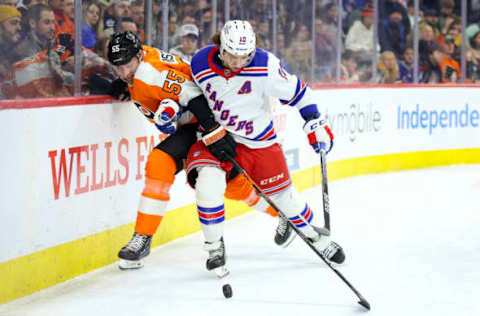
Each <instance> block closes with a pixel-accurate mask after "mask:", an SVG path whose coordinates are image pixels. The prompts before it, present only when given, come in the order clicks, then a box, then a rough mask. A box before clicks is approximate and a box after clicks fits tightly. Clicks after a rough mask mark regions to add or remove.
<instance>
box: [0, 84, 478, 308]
mask: <svg viewBox="0 0 480 316" xmlns="http://www.w3.org/2000/svg"><path fill="white" fill-rule="evenodd" d="M313 93H314V94H315V96H316V98H317V100H318V105H319V109H320V111H321V112H322V113H323V114H324V115H325V117H326V120H327V121H328V123H329V125H330V127H331V128H332V131H333V133H334V135H335V141H334V142H335V145H334V148H333V150H332V152H331V153H329V155H328V161H329V165H328V171H329V179H330V180H332V181H333V180H335V179H339V178H344V177H349V176H353V175H358V174H367V173H372V172H384V171H389V170H402V169H409V168H419V167H430V166H435V165H448V164H457V163H480V103H479V102H480V101H479V100H480V90H479V89H477V88H467V87H458V88H355V89H319V90H315V91H314V92H313ZM271 101H272V102H271V103H272V108H273V113H274V123H275V126H276V131H277V134H278V136H279V141H280V143H281V144H282V147H283V149H284V152H285V156H286V159H287V163H288V166H289V168H290V170H291V172H292V176H293V180H294V183H295V185H296V186H297V187H298V188H299V189H304V188H309V187H311V186H313V185H317V184H318V183H319V182H318V181H319V178H320V177H319V157H318V155H316V154H315V153H314V152H313V150H312V149H311V147H310V146H309V145H308V143H307V138H306V136H305V134H304V132H303V130H302V126H303V120H302V118H301V117H300V115H299V113H298V111H297V110H296V109H295V108H291V107H289V106H284V105H280V104H278V102H277V101H276V100H273V99H272V100H271ZM0 124H1V126H2V127H1V128H2V135H3V137H2V139H3V147H4V149H5V150H4V152H3V155H2V156H1V158H0V159H2V166H3V172H2V179H1V181H2V182H1V183H2V190H1V194H2V196H1V199H2V201H3V202H2V219H3V229H2V230H0V240H1V241H2V252H0V271H1V272H0V279H1V280H2V282H0V284H1V285H0V304H1V303H4V302H7V301H10V300H12V299H15V298H17V297H20V296H24V295H27V294H29V293H32V292H34V291H37V290H39V289H42V288H45V287H48V286H50V285H53V284H56V283H58V282H61V281H64V280H67V279H69V278H72V277H75V276H77V275H79V274H82V273H85V272H88V271H90V270H93V269H96V268H98V267H101V266H104V265H107V264H110V263H112V262H114V261H115V260H116V253H117V252H118V249H119V248H120V247H121V246H122V245H123V244H124V243H125V242H126V241H128V239H129V238H130V236H131V234H132V232H133V223H134V221H135V217H136V211H137V205H138V197H139V194H140V192H141V190H142V187H143V181H144V172H145V171H144V168H145V163H146V160H147V157H148V153H149V152H150V151H151V150H152V149H153V147H154V146H155V145H156V144H157V143H158V142H159V141H160V140H161V139H162V136H161V134H159V133H158V131H157V130H156V128H155V127H154V126H153V125H152V124H150V123H149V122H147V121H146V120H145V119H144V117H143V115H142V114H141V113H140V112H139V111H138V110H137V108H136V107H134V106H133V105H132V104H130V103H110V102H108V103H104V104H103V103H102V104H88V105H85V104H76V105H75V104H73V105H68V106H47V107H41V108H35V107H33V108H22V109H12V108H5V107H0ZM193 203H194V192H193V190H192V189H190V187H189V186H187V184H186V181H185V175H184V173H183V172H181V173H180V174H178V175H177V177H176V180H175V184H174V186H173V188H172V190H171V201H170V203H169V207H168V210H169V212H168V213H167V216H166V218H165V220H164V221H163V222H162V225H161V226H160V229H159V231H158V232H157V234H156V236H155V241H154V245H159V244H162V243H165V242H168V241H169V240H172V239H175V238H178V237H180V236H183V235H186V234H189V233H192V232H194V231H198V230H199V229H200V226H199V224H198V219H197V217H196V212H195V206H194V204H193ZM226 209H227V218H231V217H232V216H238V215H240V214H242V213H244V212H246V211H248V209H247V208H246V207H245V206H244V205H241V204H239V203H235V204H227V205H226Z"/></svg>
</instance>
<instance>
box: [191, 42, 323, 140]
mask: <svg viewBox="0 0 480 316" xmlns="http://www.w3.org/2000/svg"><path fill="white" fill-rule="evenodd" d="M218 54H219V47H218V46H207V47H205V48H203V49H201V50H200V51H199V52H198V53H197V54H196V55H195V56H193V59H192V62H191V69H192V74H193V77H194V80H195V82H196V83H197V84H198V85H199V86H200V88H201V89H202V91H203V94H204V95H205V97H206V98H207V100H208V103H209V105H210V108H211V109H212V111H213V113H214V115H215V119H216V120H217V122H219V123H220V124H222V125H223V126H224V127H225V129H226V130H228V131H229V132H230V133H231V134H232V135H233V137H234V138H235V140H236V141H237V142H238V143H242V144H244V145H246V146H248V147H250V148H263V147H268V146H270V145H272V144H273V143H275V142H276V141H277V135H276V133H275V129H274V126H273V115H272V112H271V109H270V103H269V96H272V97H276V98H279V99H280V102H281V103H282V104H284V105H287V104H288V105H290V106H295V107H297V108H298V110H299V111H300V113H301V114H302V116H303V117H306V116H308V115H311V114H315V113H318V110H317V105H316V103H315V102H314V100H313V96H312V93H311V90H310V89H309V88H308V87H307V85H306V84H305V83H304V82H303V81H301V80H300V79H298V78H297V77H296V76H295V75H292V74H289V73H288V72H287V71H286V70H285V69H284V68H283V67H282V65H281V64H280V60H279V59H278V58H277V57H276V56H275V55H273V54H271V53H269V52H266V51H264V50H262V49H259V48H257V50H256V52H255V56H254V58H253V60H252V62H251V63H250V64H249V65H247V66H246V67H244V68H243V69H242V70H240V71H239V72H238V73H232V71H230V70H229V69H227V68H224V67H223V66H222V65H221V63H220V61H219V59H218Z"/></svg>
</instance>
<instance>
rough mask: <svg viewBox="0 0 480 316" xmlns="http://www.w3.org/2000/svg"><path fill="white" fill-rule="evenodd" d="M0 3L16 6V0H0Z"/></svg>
mask: <svg viewBox="0 0 480 316" xmlns="http://www.w3.org/2000/svg"><path fill="white" fill-rule="evenodd" d="M0 5H8V6H11V7H14V8H15V7H17V0H1V1H0Z"/></svg>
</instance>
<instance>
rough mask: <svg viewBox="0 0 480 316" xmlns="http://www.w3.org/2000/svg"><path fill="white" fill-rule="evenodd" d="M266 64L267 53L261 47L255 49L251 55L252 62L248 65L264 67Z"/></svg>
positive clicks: (249, 66)
mask: <svg viewBox="0 0 480 316" xmlns="http://www.w3.org/2000/svg"><path fill="white" fill-rule="evenodd" d="M267 66H268V53H267V52H266V51H264V50H263V49H261V48H257V49H256V50H255V56H253V60H252V62H251V63H250V64H249V65H248V68H251V67H265V68H267Z"/></svg>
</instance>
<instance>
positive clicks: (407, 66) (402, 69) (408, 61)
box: [398, 46, 414, 83]
mask: <svg viewBox="0 0 480 316" xmlns="http://www.w3.org/2000/svg"><path fill="white" fill-rule="evenodd" d="M413 61H414V55H413V48H412V47H411V46H408V47H407V48H405V51H404V52H403V55H402V59H401V60H400V61H399V62H398V72H399V80H400V81H401V82H403V83H413V82H414V80H413V79H414V78H413Z"/></svg>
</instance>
